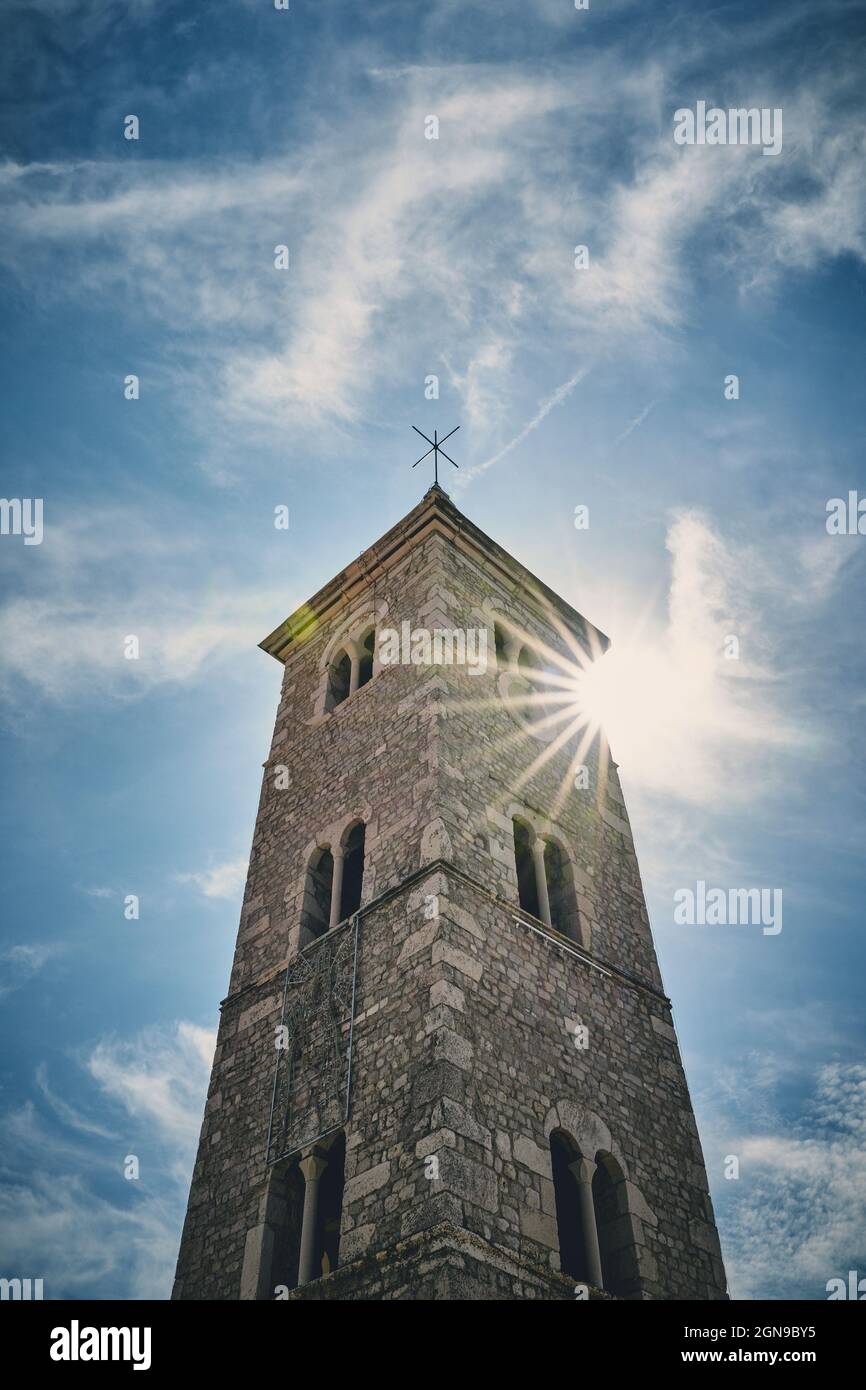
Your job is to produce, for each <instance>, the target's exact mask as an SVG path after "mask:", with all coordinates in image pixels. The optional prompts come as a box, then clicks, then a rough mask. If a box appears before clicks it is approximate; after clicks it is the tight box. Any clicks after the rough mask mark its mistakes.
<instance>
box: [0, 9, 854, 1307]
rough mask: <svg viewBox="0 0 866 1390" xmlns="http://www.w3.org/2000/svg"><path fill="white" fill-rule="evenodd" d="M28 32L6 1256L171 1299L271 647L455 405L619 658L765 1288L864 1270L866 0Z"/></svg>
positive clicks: (535, 557) (636, 758) (507, 536)
mask: <svg viewBox="0 0 866 1390" xmlns="http://www.w3.org/2000/svg"><path fill="white" fill-rule="evenodd" d="M2 18H3V24H4V28H5V29H6V30H7V42H6V43H5V44H4V45H2V46H0V48H2V50H3V51H4V55H5V56H4V57H3V59H2V60H0V61H2V62H3V63H4V64H5V65H6V66H7V67H8V72H7V73H5V74H4V77H5V81H4V83H3V91H4V92H5V94H6V96H5V98H4V101H3V105H2V114H0V120H2V130H3V150H4V162H3V163H2V165H0V193H2V202H3V211H2V221H3V236H2V251H0V293H2V298H3V310H4V312H3V314H2V327H0V335H2V348H3V357H4V368H5V370H4V373H3V378H4V387H5V390H4V424H5V434H6V451H5V465H4V483H3V491H4V495H8V496H17V497H42V498H43V499H44V507H45V535H44V540H43V543H42V544H41V545H39V546H29V547H25V546H24V545H23V542H22V538H21V537H15V536H4V537H3V538H2V539H0V567H2V576H3V581H4V582H3V597H2V607H0V641H2V652H3V661H2V673H0V734H2V739H3V752H2V757H3V768H4V774H5V775H4V786H5V790H6V796H5V798H4V805H3V812H2V815H3V823H2V829H3V836H2V841H3V847H4V848H3V853H4V860H5V863H4V883H5V885H6V886H5V893H4V899H5V902H4V906H5V909H6V910H5V912H4V914H3V916H4V928H3V944H2V946H0V966H2V976H0V1010H2V1023H3V1047H2V1060H0V1111H2V1132H3V1135H4V1141H3V1155H2V1161H0V1180H2V1187H0V1254H2V1261H0V1263H2V1265H3V1269H2V1271H0V1272H2V1273H4V1274H9V1275H13V1274H18V1275H20V1276H21V1277H27V1276H30V1277H43V1278H44V1279H45V1281H46V1295H47V1296H50V1297H66V1296H84V1297H104V1296H119V1297H143V1296H158V1297H163V1296H166V1295H167V1293H168V1291H169V1289H170V1283H171V1276H172V1272H173V1263H174V1258H175V1255H176V1248H177V1241H178V1237H179V1229H180V1221H181V1219H182V1214H183V1208H184V1204H185V1199H186V1188H187V1183H188V1177H189V1172H190V1168H191V1162H192V1155H193V1152H194V1146H195V1140H196V1136H197V1132H198V1126H199V1122H200V1116H201V1104H202V1098H203V1094H204V1088H205V1086H206V1080H207V1073H208V1067H209V1049H210V1047H211V1046H212V1035H213V1030H214V1028H215V1024H216V1017H217V1003H218V1001H219V999H220V998H221V997H222V996H223V994H224V993H225V987H226V982H227V978H228V970H229V965H230V958H231V951H232V947H233V941H234V934H235V930H236V923H237V913H238V909H239V904H240V899H241V894H242V885H243V870H244V864H245V860H246V856H247V853H248V847H249V843H250V838H251V834H252V826H253V820H254V815H255V808H256V801H257V795H258V786H259V777H260V765H261V762H262V759H263V758H264V756H265V755H266V753H267V748H268V744H269V738H270V728H271V722H272V718H273V713H274V709H275V703H276V698H277V691H278V682H279V674H280V668H279V667H278V666H277V664H276V663H275V662H273V661H272V660H271V659H270V658H268V657H266V656H265V655H264V654H263V653H262V652H260V651H259V650H258V649H257V647H256V643H257V642H258V641H259V640H260V639H261V638H262V637H264V636H265V635H266V634H267V633H268V632H270V631H271V630H272V629H273V627H274V626H276V624H277V623H278V622H279V621H280V620H281V619H282V618H283V617H285V616H286V615H287V614H288V613H289V612H290V611H291V610H292V609H293V608H294V607H295V606H296V605H297V604H298V603H300V602H301V601H303V600H304V599H305V598H307V597H308V596H309V595H310V594H311V593H313V592H314V591H315V590H316V589H317V588H318V587H319V586H320V585H321V584H322V583H323V582H325V581H326V580H327V579H329V578H330V577H331V576H332V575H333V574H335V573H336V572H337V571H338V570H339V569H340V568H341V567H342V566H343V565H345V563H346V562H347V561H348V560H350V559H352V558H353V557H354V556H355V555H357V554H358V553H359V552H360V551H361V550H362V549H363V548H364V547H365V546H367V545H368V544H370V543H371V542H372V541H374V540H375V539H376V538H377V537H378V536H379V535H380V534H381V533H382V532H383V531H385V530H386V529H387V528H388V527H389V526H390V525H392V524H393V523H394V522H395V521H396V520H397V519H398V518H399V517H400V516H401V515H403V514H404V513H405V512H406V511H408V510H409V509H410V507H411V506H412V505H414V503H415V502H416V501H417V500H418V498H419V496H420V495H421V492H422V491H423V489H424V487H425V486H426V483H427V481H429V480H428V479H427V478H426V477H425V478H424V479H422V478H421V477H419V473H420V472H421V471H422V470H420V469H419V470H416V471H414V472H413V470H412V468H411V464H412V462H413V460H414V459H415V457H417V454H416V453H415V451H414V449H415V446H414V445H413V442H412V441H413V438H416V436H413V435H412V433H411V428H410V427H411V426H412V425H413V424H414V425H418V426H419V427H421V428H422V429H423V428H427V430H428V432H429V431H430V430H432V429H433V428H434V427H436V428H438V429H439V430H440V432H446V431H447V430H449V429H451V428H452V427H453V425H454V424H457V423H460V425H461V431H460V434H459V435H458V436H456V440H455V445H456V447H455V455H454V456H455V458H457V460H458V462H459V463H460V465H461V471H460V475H459V477H458V475H456V474H453V475H452V479H450V480H447V484H446V485H449V486H452V487H453V495H454V497H455V500H456V501H457V503H458V505H460V506H461V507H462V508H463V509H464V510H465V511H466V513H467V514H468V515H469V516H470V517H471V518H472V519H473V520H474V521H476V522H477V523H478V524H479V525H481V526H482V528H483V529H484V530H486V531H487V532H488V533H489V534H491V535H493V536H494V537H495V538H496V539H497V540H498V541H500V542H501V543H502V544H503V545H505V546H506V547H507V548H508V549H509V550H511V551H512V553H513V554H515V555H516V556H517V557H518V558H520V559H521V560H522V561H523V562H524V563H525V564H526V565H527V566H528V567H529V568H530V569H531V570H533V571H534V572H535V573H537V574H538V575H540V576H541V577H542V578H543V579H545V580H546V581H547V582H548V583H549V584H551V585H552V586H553V587H554V588H555V589H557V590H558V591H559V592H560V593H562V594H563V595H564V596H565V597H566V598H567V599H568V600H569V601H570V602H571V603H573V604H574V605H575V606H576V607H577V608H578V609H580V610H581V611H582V612H584V613H586V615H587V616H588V617H589V618H590V619H592V620H593V621H594V622H595V623H597V624H598V625H599V626H600V627H601V628H602V629H603V630H605V631H606V632H607V633H609V634H610V636H611V637H612V638H613V640H614V643H615V649H616V650H617V651H618V652H621V653H623V655H622V658H620V659H621V661H622V666H621V668H620V669H621V671H623V672H625V674H626V679H624V680H623V681H622V684H621V687H620V689H619V691H618V692H617V691H615V692H614V693H613V696H612V699H613V701H614V706H615V707H614V708H613V709H612V711H611V721H610V732H611V738H612V740H613V746H614V753H615V755H616V756H617V757H618V759H619V761H620V762H621V764H622V779H623V784H624V787H625V791H626V796H627V799H628V804H629V809H630V813H631V817H632V822H633V827H634V832H635V838H636V842H637V846H638V851H639V855H640V860H641V865H642V869H643V872H644V877H645V883H646V889H647V894H648V898H649V903H650V910H651V918H652V922H653V926H654V931H655V935H656V941H657V947H658V951H659V956H660V961H661V966H662V971H663V975H664V979H665V984H666V987H667V989H668V992H669V993H670V994H671V996H672V998H673V1000H674V1005H675V1018H676V1022H677V1026H678V1029H679V1035H680V1043H681V1047H682V1050H683V1054H684V1059H685V1063H686V1068H687V1074H688V1076H689V1081H690V1085H691V1089H692V1094H693V1099H694V1102H695V1106H696V1110H697V1113H698V1120H699V1124H700V1127H701V1133H702V1138H703V1142H704V1147H705V1152H706V1158H707V1164H708V1169H709V1172H710V1177H711V1184H712V1188H713V1194H714V1199H715V1202H716V1207H717V1214H718V1217H719V1224H720V1230H721V1235H722V1242H723V1247H724V1251H725V1255H726V1259H727V1263H728V1270H729V1277H730V1281H731V1288H732V1292H733V1294H734V1296H736V1297H740V1298H752V1297H761V1296H765V1297H772V1298H789V1297H802V1298H821V1297H823V1296H824V1289H825V1285H826V1282H827V1280H828V1279H830V1278H833V1277H836V1276H842V1277H845V1276H846V1274H847V1271H848V1270H849V1269H859V1271H860V1273H861V1274H866V1176H864V1175H866V1163H864V1159H866V1129H864V1119H863V1116H864V1113H866V1108H864V1098H866V1063H864V1055H863V1042H864V1027H863V1004H862V983H861V982H862V978H863V972H864V966H866V959H864V957H866V949H864V938H863V930H862V923H863V911H862V902H863V896H864V887H866V884H864V869H863V862H862V847H863V843H864V809H866V808H864V780H863V771H862V765H863V758H862V750H863V747H864V744H866V718H864V715H866V700H864V694H863V691H864V675H866V671H864V666H866V656H864V648H863V641H862V633H863V630H864V607H866V605H864V585H863V579H864V546H866V539H864V538H863V537H862V536H856V535H855V536H844V537H843V536H829V535H828V534H827V531H826V527H825V517H826V504H827V501H828V499H830V498H832V497H837V496H843V497H844V496H847V493H848V491H849V490H851V489H858V488H859V489H860V493H861V495H862V494H863V492H864V491H866V479H864V476H863V475H864V468H863V453H864V412H863V405H862V401H863V390H862V380H863V368H864V354H863V347H862V343H863V335H862V322H863V314H864V308H866V265H864V261H866V191H864V190H866V179H864V145H866V137H864V128H866V126H864V98H863V91H862V70H863V35H864V28H866V26H864V22H863V20H864V7H863V5H862V4H860V5H856V4H850V3H843V2H842V0H836V3H833V2H832V0H830V2H829V3H825V4H823V5H822V6H820V7H816V6H813V5H812V4H805V3H798V2H797V0H793V3H778V4H776V3H768V4H764V5H762V6H760V7H756V6H754V5H748V4H731V5H721V6H718V7H714V8H710V9H708V8H707V7H706V6H705V5H704V4H701V3H697V0H695V2H694V3H692V2H691V0H688V2H686V0H682V3H671V4H666V5H664V6H656V5H646V4H640V3H636V2H633V3H629V2H627V0H621V2H620V3H616V2H615V0H609V3H601V0H592V3H591V8H590V10H589V11H588V12H578V11H575V9H574V7H573V5H569V3H567V0H536V3H532V2H531V0H521V2H520V3H517V0H515V3H509V0H505V3H503V4H502V5H499V6H497V7H495V11H492V10H491V8H490V6H489V5H474V4H467V3H465V0H464V3H461V4H459V5H458V4H456V3H441V2H440V3H435V0H434V3H431V4H428V5H424V6H407V5H399V4H396V3H381V4H377V3H368V4H365V5H364V6H357V5H350V4H345V3H327V4H316V5H312V4H308V3H305V2H304V0H291V8H290V10H289V12H288V13H285V12H277V11H275V10H274V9H273V8H272V7H269V6H268V5H267V4H266V3H264V0H259V2H258V3H253V2H252V0H250V2H249V3H239V2H237V0H236V3H226V4H224V5H221V6H218V7H216V6H207V7H190V6H188V5H181V4H179V3H176V4H175V3H159V0H153V3H149V2H148V0H138V3H134V4H131V5H129V6H124V7H118V6H114V5H110V4H108V3H102V0H77V3H72V0H68V2H67V0H35V3H31V4H29V5H28V6H27V7H26V9H25V8H23V7H16V6H11V5H7V4H4V5H3V7H2ZM698 100H705V101H707V102H708V103H709V104H710V105H713V104H715V105H717V106H720V107H723V108H727V107H733V106H738V107H739V106H758V107H772V108H782V110H783V113H784V140H783V149H782V152H781V154H780V155H779V156H778V157H775V158H767V157H764V156H762V154H761V151H760V150H759V149H757V148H743V147H735V146H729V147H702V148H699V147H679V146H677V145H675V144H674V141H673V113H674V111H675V110H676V109H677V108H679V107H682V106H694V104H695V103H696V102H697V101H698ZM130 113H132V114H136V115H138V117H139V119H140V139H139V140H138V141H137V142H134V141H127V140H125V139H124V138H123V121H124V118H125V117H126V116H127V115H128V114H130ZM430 114H434V115H436V116H437V117H438V119H439V139H438V140H427V139H425V138H424V122H425V117H427V116H428V115H430ZM281 243H284V244H286V245H287V246H288V247H289V251H290V267H289V269H288V271H279V270H277V269H275V267H274V247H275V245H277V244H281ZM578 244H584V245H587V246H588V247H589V250H590V266H589V268H588V269H587V270H585V271H576V270H575V268H574V247H575V245H578ZM129 373H135V374H136V375H138V376H139V378H140V382H141V394H140V399H138V400H136V401H128V400H125V399H124V393H123V381H124V378H125V377H126V376H127V374H129ZM731 373H735V374H736V375H737V376H738V377H739V380H740V396H739V399H738V400H735V401H731V400H725V398H724V390H723V387H724V379H725V377H726V376H727V375H729V374H731ZM430 374H436V375H437V376H438V377H439V381H440V398H439V400H438V401H430V400H426V399H425V396H424V382H425V378H426V377H427V376H428V375H430ZM456 441H459V444H457V442H456ZM280 504H284V505H287V506H288V507H289V508H290V514H291V525H290V529H289V530H288V532H284V531H277V530H275V528H274V526H273V514H274V508H275V507H276V506H278V505H280ZM578 505H586V506H588V507H589V509H590V526H589V529H588V530H586V531H577V530H576V529H575V527H574V525H573V517H574V509H575V507H576V506H578ZM129 633H135V634H137V635H138V636H139V638H140V642H141V657H140V659H139V660H138V661H137V662H134V661H127V660H125V659H124V658H123V646H122V644H123V639H124V636H125V635H126V634H129ZM730 634H735V635H736V636H737V637H738V640H739V643H740V656H739V659H738V660H737V661H723V660H721V659H720V657H719V653H720V650H721V648H722V646H723V642H724V639H725V637H726V636H728V635H730ZM698 879H703V880H705V881H707V882H709V883H712V884H717V885H721V886H725V887H727V886H750V885H754V884H759V885H764V886H768V887H770V886H771V887H781V889H782V890H783V894H784V926H783V930H782V932H781V933H780V934H779V935H778V936H776V937H770V936H764V935H763V934H762V933H761V932H760V929H759V928H755V927H705V928H687V927H679V926H676V925H675V924H674V921H673V906H674V900H673V894H674V892H675V891H676V889H677V888H679V887H683V886H689V885H694V883H695V882H696V881H697V880H698ZM130 893H135V894H138V895H139V896H140V899H141V916H140V919H139V920H138V921H137V922H128V921H126V920H124V916H123V900H124V897H125V896H126V895H127V894H130ZM127 1154H136V1155H137V1156H138V1158H139V1161H140V1169H141V1176H140V1178H139V1179H138V1180H137V1181H127V1180H125V1179H124V1176H123V1162H124V1158H125V1156H126V1155H127ZM728 1154H736V1155H737V1156H738V1157H739V1159H740V1177H739V1179H738V1180H736V1181H726V1180H725V1179H724V1176H723V1164H724V1158H725V1156H726V1155H728Z"/></svg>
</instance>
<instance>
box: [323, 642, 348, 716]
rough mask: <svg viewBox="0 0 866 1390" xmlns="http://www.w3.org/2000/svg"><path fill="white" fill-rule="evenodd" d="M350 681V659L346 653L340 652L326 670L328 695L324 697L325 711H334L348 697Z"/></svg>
mask: <svg viewBox="0 0 866 1390" xmlns="http://www.w3.org/2000/svg"><path fill="white" fill-rule="evenodd" d="M351 681H352V659H351V657H350V656H349V653H348V652H341V653H340V655H339V656H338V657H336V658H335V659H334V660H333V661H332V662H331V665H330V668H329V670H328V693H327V696H326V697H325V709H326V711H327V710H332V709H336V708H337V705H341V704H342V703H343V701H344V700H345V699H346V698H347V697H348V694H349V687H350V684H351Z"/></svg>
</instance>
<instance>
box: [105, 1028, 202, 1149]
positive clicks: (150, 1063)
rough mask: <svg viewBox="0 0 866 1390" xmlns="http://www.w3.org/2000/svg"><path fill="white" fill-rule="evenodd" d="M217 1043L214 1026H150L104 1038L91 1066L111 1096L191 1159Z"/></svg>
mask: <svg viewBox="0 0 866 1390" xmlns="http://www.w3.org/2000/svg"><path fill="white" fill-rule="evenodd" d="M215 1043H216V1036H215V1034H214V1033H213V1032H212V1031H211V1030H209V1029H207V1028H201V1027H199V1026H197V1025H196V1024H192V1023H185V1022H181V1023H179V1024H178V1025H177V1026H176V1028H175V1029H174V1031H173V1033H169V1032H167V1031H166V1030H162V1029H148V1030H146V1031H145V1032H143V1033H141V1034H140V1035H139V1036H138V1037H136V1038H134V1039H133V1040H132V1041H124V1040H123V1039H105V1040H103V1041H102V1042H100V1043H98V1044H97V1046H96V1047H95V1048H94V1049H93V1051H92V1052H91V1053H90V1056H89V1058H88V1061H87V1069H88V1071H89V1072H90V1075H91V1076H92V1077H93V1079H94V1080H95V1081H96V1082H97V1083H98V1084H99V1086H100V1088H101V1090H102V1091H103V1092H104V1093H105V1095H106V1096H108V1097H110V1098H111V1099H112V1100H114V1101H117V1102H118V1103H119V1104H120V1105H122V1106H123V1107H124V1109H125V1110H126V1111H127V1112H128V1114H129V1115H130V1116H132V1117H133V1119H135V1120H137V1121H139V1122H144V1123H146V1124H153V1125H155V1126H156V1128H157V1130H158V1132H159V1134H160V1135H161V1137H162V1138H163V1139H164V1140H166V1141H168V1143H169V1144H170V1145H172V1146H174V1147H175V1148H176V1150H177V1153H178V1160H179V1161H181V1162H185V1161H186V1158H187V1156H188V1154H189V1151H190V1147H191V1146H192V1145H193V1144H194V1143H195V1140H196V1138H197V1136H198V1131H199V1127H200V1125H201V1105H202V1095H203V1092H204V1089H205V1088H206V1086H207V1076H208V1073H209V1069H210V1064H211V1061H212V1060H213V1049H214V1045H215Z"/></svg>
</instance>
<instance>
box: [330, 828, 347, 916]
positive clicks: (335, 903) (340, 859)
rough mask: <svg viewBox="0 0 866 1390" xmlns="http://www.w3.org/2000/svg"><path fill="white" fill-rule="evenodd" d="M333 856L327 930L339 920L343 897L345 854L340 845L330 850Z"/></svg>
mask: <svg viewBox="0 0 866 1390" xmlns="http://www.w3.org/2000/svg"><path fill="white" fill-rule="evenodd" d="M331 853H332V855H333V858H334V872H333V876H332V878H331V911H330V917H329V919H328V930H329V931H330V930H332V929H333V928H334V927H336V926H337V924H338V923H339V921H340V903H341V902H342V898H343V865H344V863H345V860H346V856H345V853H344V850H343V846H342V845H335V846H334V848H333V850H332V851H331Z"/></svg>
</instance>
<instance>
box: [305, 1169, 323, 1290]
mask: <svg viewBox="0 0 866 1390" xmlns="http://www.w3.org/2000/svg"><path fill="white" fill-rule="evenodd" d="M327 1166H328V1163H327V1159H324V1158H322V1156H321V1154H317V1153H315V1152H314V1153H309V1154H307V1157H306V1158H302V1159H301V1161H300V1163H299V1164H298V1167H299V1168H300V1170H301V1172H302V1173H303V1175H304V1214H303V1217H302V1218H301V1257H300V1260H299V1262H298V1283H299V1284H309V1282H310V1280H311V1279H312V1277H313V1262H314V1259H315V1254H316V1227H317V1224H318V1216H319V1183H320V1182H321V1179H322V1174H323V1173H324V1171H325V1169H326V1168H327Z"/></svg>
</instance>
